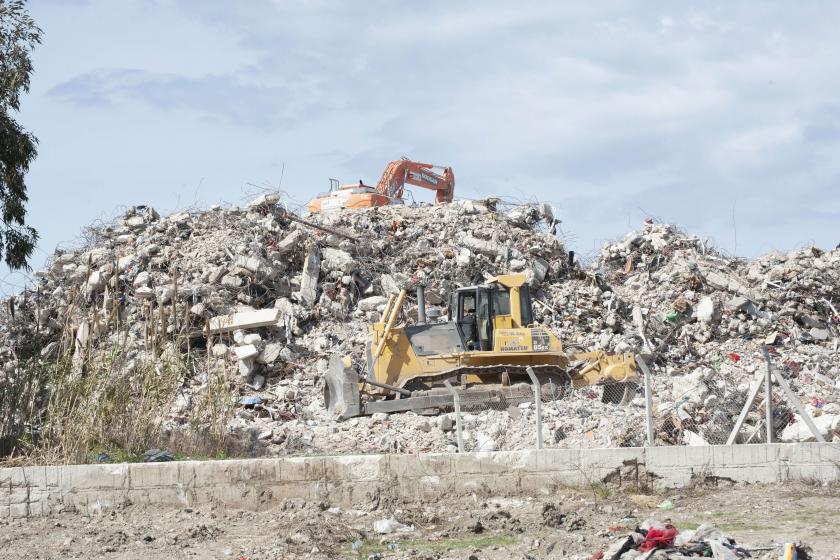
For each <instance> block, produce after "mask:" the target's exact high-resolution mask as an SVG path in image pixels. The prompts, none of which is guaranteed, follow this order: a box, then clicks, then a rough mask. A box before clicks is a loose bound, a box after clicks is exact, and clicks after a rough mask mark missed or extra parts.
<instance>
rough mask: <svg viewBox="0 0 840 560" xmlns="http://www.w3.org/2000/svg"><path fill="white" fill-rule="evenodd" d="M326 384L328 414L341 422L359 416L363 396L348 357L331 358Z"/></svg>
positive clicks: (325, 401)
mask: <svg viewBox="0 0 840 560" xmlns="http://www.w3.org/2000/svg"><path fill="white" fill-rule="evenodd" d="M325 381H326V383H324V406H326V408H327V412H329V413H330V414H331V415H333V416H335V417H336V418H338V419H340V420H346V419H348V418H353V417H354V416H359V414H360V411H361V394H360V393H359V376H358V375H357V374H356V371H355V370H354V369H353V367H352V366H351V364H350V359H349V358H348V357H344V358H342V357H341V356H337V355H334V356H331V357H330V364H329V367H328V368H327V374H326V376H325Z"/></svg>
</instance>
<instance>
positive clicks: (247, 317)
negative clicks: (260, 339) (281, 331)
mask: <svg viewBox="0 0 840 560" xmlns="http://www.w3.org/2000/svg"><path fill="white" fill-rule="evenodd" d="M278 315H279V311H278V310H277V309H259V310H248V311H240V312H238V313H231V314H229V315H222V316H220V317H213V318H212V319H210V327H209V328H210V332H211V333H221V332H229V331H234V330H237V329H256V328H259V327H268V326H270V325H273V324H275V323H277V317H278Z"/></svg>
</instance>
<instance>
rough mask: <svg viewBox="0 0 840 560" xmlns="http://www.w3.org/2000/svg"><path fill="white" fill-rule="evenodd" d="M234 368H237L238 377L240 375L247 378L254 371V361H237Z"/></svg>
mask: <svg viewBox="0 0 840 560" xmlns="http://www.w3.org/2000/svg"><path fill="white" fill-rule="evenodd" d="M236 366H237V367H238V368H239V375H241V376H242V377H248V376H249V375H251V373H253V371H254V360H253V359H245V360H238V361H237V362H236Z"/></svg>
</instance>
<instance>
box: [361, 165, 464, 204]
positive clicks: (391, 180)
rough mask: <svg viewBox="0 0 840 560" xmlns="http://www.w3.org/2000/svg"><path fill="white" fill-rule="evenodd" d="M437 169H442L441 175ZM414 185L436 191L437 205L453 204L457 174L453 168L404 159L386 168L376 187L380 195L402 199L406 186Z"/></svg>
mask: <svg viewBox="0 0 840 560" xmlns="http://www.w3.org/2000/svg"><path fill="white" fill-rule="evenodd" d="M436 169H441V170H442V171H441V172H440V173H438V172H436V171H435V170H436ZM406 183H407V184H409V185H414V186H417V187H423V188H424V189H429V190H433V191H435V193H436V194H435V203H436V204H440V203H442V202H452V197H453V196H454V194H455V174H454V173H453V172H452V168H451V167H440V166H437V165H432V164H429V163H420V162H417V161H411V160H410V159H408V158H402V159H399V160H397V161H392V162H391V163H389V164H388V166H387V167H385V171H383V172H382V177H380V179H379V183H377V185H376V191H377V192H378V193H379V194H382V195H385V196H388V197H390V198H398V199H401V198H402V197H403V190H404V188H405V185H406Z"/></svg>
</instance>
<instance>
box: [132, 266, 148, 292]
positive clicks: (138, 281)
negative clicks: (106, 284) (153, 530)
mask: <svg viewBox="0 0 840 560" xmlns="http://www.w3.org/2000/svg"><path fill="white" fill-rule="evenodd" d="M151 280H152V277H151V275H150V274H149V273H148V272H146V271H145V270H143V271H140V272H138V273H137V276H135V277H134V281H133V282H132V283H131V284H132V285H133V286H134V287H135V288H139V287H140V286H148V285H149V282H151Z"/></svg>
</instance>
